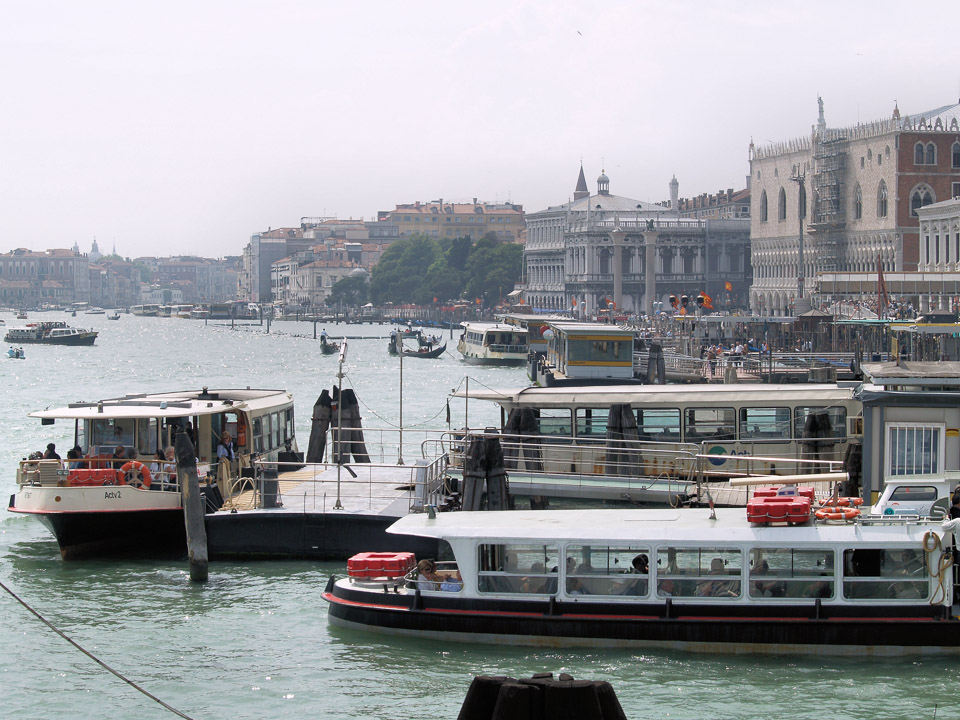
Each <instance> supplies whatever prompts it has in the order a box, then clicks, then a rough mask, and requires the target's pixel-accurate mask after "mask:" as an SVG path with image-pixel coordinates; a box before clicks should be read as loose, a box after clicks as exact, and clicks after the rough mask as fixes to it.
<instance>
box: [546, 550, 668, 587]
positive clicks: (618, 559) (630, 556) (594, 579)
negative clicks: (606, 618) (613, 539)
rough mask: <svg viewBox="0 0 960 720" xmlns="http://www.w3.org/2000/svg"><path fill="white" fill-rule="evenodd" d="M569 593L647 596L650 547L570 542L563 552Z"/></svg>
mask: <svg viewBox="0 0 960 720" xmlns="http://www.w3.org/2000/svg"><path fill="white" fill-rule="evenodd" d="M566 557H567V559H566V563H567V565H566V567H567V572H566V580H565V583H566V592H567V594H568V595H626V596H631V597H639V596H646V595H647V593H648V592H649V575H650V548H648V547H641V546H636V547H632V546H631V547H608V546H606V545H603V546H596V545H571V546H568V547H567V553H566Z"/></svg>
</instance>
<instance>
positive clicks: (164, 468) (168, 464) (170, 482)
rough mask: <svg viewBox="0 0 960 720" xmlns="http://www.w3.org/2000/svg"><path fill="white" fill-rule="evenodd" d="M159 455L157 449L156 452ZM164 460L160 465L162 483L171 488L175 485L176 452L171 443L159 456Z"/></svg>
mask: <svg viewBox="0 0 960 720" xmlns="http://www.w3.org/2000/svg"><path fill="white" fill-rule="evenodd" d="M157 454H158V455H160V453H159V451H158V453H157ZM160 458H161V459H162V460H164V461H165V462H164V463H163V464H162V465H161V466H160V472H161V473H163V477H164V485H165V487H166V486H169V487H171V488H176V486H177V454H176V451H175V450H174V449H173V445H170V446H169V447H167V448H166V449H165V450H164V451H163V454H162V455H161V456H160Z"/></svg>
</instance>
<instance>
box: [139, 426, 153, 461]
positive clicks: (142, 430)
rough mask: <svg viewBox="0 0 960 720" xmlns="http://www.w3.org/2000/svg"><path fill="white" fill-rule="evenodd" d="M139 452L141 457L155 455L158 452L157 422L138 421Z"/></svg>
mask: <svg viewBox="0 0 960 720" xmlns="http://www.w3.org/2000/svg"><path fill="white" fill-rule="evenodd" d="M137 452H138V453H139V454H140V455H149V456H150V457H153V455H154V454H155V453H156V452H157V420H156V418H141V419H139V420H137Z"/></svg>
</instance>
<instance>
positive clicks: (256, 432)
mask: <svg viewBox="0 0 960 720" xmlns="http://www.w3.org/2000/svg"><path fill="white" fill-rule="evenodd" d="M253 451H254V452H255V453H261V452H263V418H258V417H256V418H253Z"/></svg>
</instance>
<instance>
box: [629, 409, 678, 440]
mask: <svg viewBox="0 0 960 720" xmlns="http://www.w3.org/2000/svg"><path fill="white" fill-rule="evenodd" d="M637 431H638V432H639V434H640V439H641V440H652V441H654V442H678V441H679V440H680V410H679V409H678V408H638V409H637Z"/></svg>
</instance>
